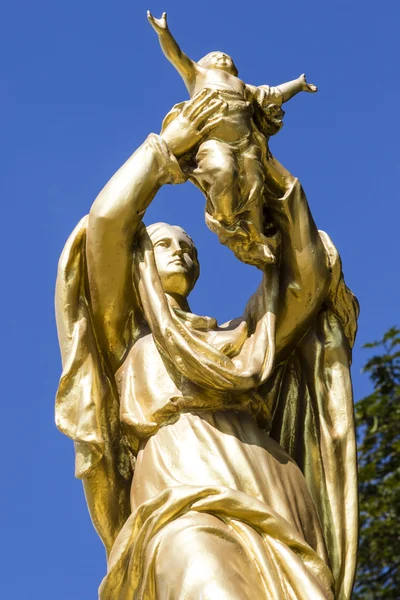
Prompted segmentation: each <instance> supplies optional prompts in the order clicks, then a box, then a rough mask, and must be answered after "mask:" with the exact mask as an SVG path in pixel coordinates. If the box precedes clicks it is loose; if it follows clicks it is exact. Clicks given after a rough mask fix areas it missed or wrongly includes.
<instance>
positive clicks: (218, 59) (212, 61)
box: [198, 52, 239, 77]
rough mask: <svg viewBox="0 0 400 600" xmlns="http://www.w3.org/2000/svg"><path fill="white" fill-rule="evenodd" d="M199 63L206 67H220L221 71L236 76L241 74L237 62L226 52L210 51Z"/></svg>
mask: <svg viewBox="0 0 400 600" xmlns="http://www.w3.org/2000/svg"><path fill="white" fill-rule="evenodd" d="M198 64H199V65H200V66H201V67H205V68H206V69H220V70H221V71H226V72H227V73H229V74H230V75H234V76H235V77H237V76H238V74H239V71H238V70H237V68H236V65H235V63H234V62H233V60H232V59H231V57H230V56H229V54H225V52H209V53H208V54H206V55H205V56H203V58H201V59H200V60H199V61H198Z"/></svg>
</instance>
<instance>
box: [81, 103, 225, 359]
mask: <svg viewBox="0 0 400 600" xmlns="http://www.w3.org/2000/svg"><path fill="white" fill-rule="evenodd" d="M223 110H224V103H222V102H221V101H220V100H218V99H217V97H216V96H215V94H214V93H213V92H209V91H202V92H200V93H199V94H197V95H196V96H194V97H193V98H192V100H190V101H189V102H187V103H186V105H185V107H184V109H183V110H182V111H181V112H180V114H179V115H178V116H177V117H176V118H175V119H173V120H172V121H171V122H170V123H169V124H168V125H167V126H166V127H165V128H164V130H163V132H162V134H161V136H157V135H154V134H152V135H150V136H149V137H148V138H147V140H146V141H145V142H144V143H143V144H142V146H140V148H139V149H138V150H137V151H136V152H135V153H134V154H133V155H132V156H131V157H130V158H129V159H128V160H127V161H126V163H125V164H124V165H123V166H122V167H121V168H120V169H119V170H118V171H117V173H116V174H115V175H114V176H113V177H112V178H111V179H110V181H109V182H108V183H107V184H106V186H105V187H104V188H103V190H102V191H101V192H100V194H99V195H98V197H97V198H96V200H95V202H94V203H93V206H92V208H91V210H90V214H89V222H88V228H87V241H86V254H87V266H88V276H89V289H90V297H91V303H92V308H93V318H94V325H95V329H96V334H97V338H98V342H99V344H100V345H101V347H102V349H103V351H105V352H106V354H107V355H108V357H109V358H110V360H111V363H112V367H113V368H114V369H117V368H118V366H119V364H120V363H121V361H122V360H123V358H124V355H125V352H126V349H127V345H128V343H129V328H128V318H129V315H130V312H131V310H132V308H133V306H134V298H133V286H132V261H131V254H132V244H133V239H134V235H135V232H136V230H137V228H138V227H139V224H140V222H141V220H142V218H143V215H144V212H145V211H146V209H147V207H148V206H149V204H150V202H151V201H152V199H153V198H154V196H155V195H156V193H157V191H158V190H159V188H160V187H161V186H162V185H163V184H165V183H181V182H183V181H185V177H184V175H183V173H182V171H181V170H180V167H179V164H178V162H177V160H176V157H179V156H181V155H182V154H184V153H186V152H187V151H189V150H191V148H193V147H194V146H195V145H196V144H197V143H198V142H199V141H200V140H201V138H202V137H203V136H204V135H206V134H207V132H208V131H210V129H212V128H213V127H215V126H216V125H218V123H219V121H220V119H222V118H223V114H222V113H223Z"/></svg>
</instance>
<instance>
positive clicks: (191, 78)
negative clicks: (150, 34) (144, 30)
mask: <svg viewBox="0 0 400 600" xmlns="http://www.w3.org/2000/svg"><path fill="white" fill-rule="evenodd" d="M147 18H148V20H149V23H150V25H151V26H152V27H153V29H154V31H155V32H156V33H157V35H158V39H159V42H160V46H161V49H162V51H163V52H164V54H165V56H166V57H167V59H168V60H169V62H170V63H172V64H173V65H174V67H175V69H176V70H177V71H178V73H179V75H180V76H181V77H182V79H183V81H184V82H185V85H186V87H187V89H188V91H189V94H192V93H193V90H194V85H195V81H196V74H197V63H195V62H194V61H193V60H191V59H190V58H189V57H188V56H186V54H185V53H184V52H182V50H181V49H180V48H179V46H178V44H177V42H176V40H175V38H174V37H173V35H172V34H171V32H170V30H169V28H168V25H167V13H163V14H162V16H161V19H155V18H154V17H153V15H152V14H151V13H150V11H149V10H148V11H147Z"/></svg>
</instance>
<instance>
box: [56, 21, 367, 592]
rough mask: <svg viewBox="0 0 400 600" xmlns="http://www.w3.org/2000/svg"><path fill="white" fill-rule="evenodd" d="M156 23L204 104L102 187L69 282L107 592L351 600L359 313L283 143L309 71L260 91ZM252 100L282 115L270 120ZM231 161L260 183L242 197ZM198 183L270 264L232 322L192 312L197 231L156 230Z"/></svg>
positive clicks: (71, 261)
mask: <svg viewBox="0 0 400 600" xmlns="http://www.w3.org/2000/svg"><path fill="white" fill-rule="evenodd" d="M149 20H150V21H151V23H152V25H153V27H154V28H155V29H156V30H157V32H158V34H159V37H160V42H161V45H162V48H163V50H164V52H165V54H166V55H167V57H168V58H169V59H170V60H171V61H172V62H174V61H175V62H174V64H175V66H176V67H177V68H178V71H179V72H180V73H181V75H182V76H183V77H184V79H185V81H186V83H187V86H188V89H189V91H190V93H191V96H193V97H192V98H191V99H190V100H189V101H187V102H185V103H181V104H179V105H176V106H175V107H174V108H173V109H172V111H171V112H170V113H169V114H168V115H167V117H166V119H165V120H164V123H163V128H162V132H161V134H160V135H155V134H151V135H150V136H149V137H148V138H147V140H146V141H145V142H144V143H143V144H142V146H140V148H138V150H137V151H136V152H135V153H134V154H133V155H132V156H131V157H130V158H129V159H128V161H127V162H126V163H125V164H124V165H123V166H122V167H121V168H120V169H119V170H118V171H117V173H116V174H115V175H114V176H113V178H112V179H111V180H110V181H109V182H108V183H107V185H106V186H105V188H104V189H103V190H102V191H101V193H100V194H99V196H98V197H97V199H96V200H95V202H94V203H93V205H92V208H91V210H90V213H89V215H87V216H86V217H84V218H83V219H82V220H81V221H80V223H79V224H78V225H77V227H76V228H75V230H74V231H73V233H72V234H71V236H70V238H69V240H68V241H67V243H66V246H65V248H64V251H63V253H62V256H61V258H60V262H59V269H58V276H57V286H56V316H57V327H58V333H59V341H60V348H61V354H62V360H63V373H62V376H61V380H60V385H59V389H58V392H57V397H56V423H57V426H58V427H59V429H60V430H61V431H62V432H63V433H64V434H66V435H67V436H69V437H70V438H71V439H72V440H74V443H75V449H76V476H77V477H79V478H80V479H82V480H83V485H84V488H85V495H86V500H87V504H88V508H89V512H90V516H91V518H92V521H93V524H94V526H95V528H96V530H97V532H98V534H99V536H100V538H101V539H102V541H103V543H104V545H105V548H106V551H107V557H108V570H107V574H106V576H105V578H104V580H103V582H102V584H101V586H100V590H99V598H100V599H101V600H133V599H135V600H140V599H142V600H145V599H146V600H149V599H157V600H161V599H168V600H175V599H181V598H182V599H183V598H188V599H192V598H193V599H194V598H204V599H206V598H207V599H221V600H222V599H228V598H229V599H236V598H237V599H241V600H245V599H249V600H250V599H252V600H253V599H255V598H260V599H261V598H277V599H281V598H282V599H288V600H289V599H294V598H295V599H301V600H306V599H307V600H308V599H310V598H313V599H316V600H318V599H321V600H322V599H329V600H332V599H334V598H335V599H339V600H344V599H346V598H350V595H351V589H352V584H353V578H354V569H355V560H356V547H357V527H358V526H357V475H356V451H355V433H354V419H353V403H352V389H351V380H350V372H349V367H350V361H351V347H352V345H353V343H354V336H355V332H356V320H357V316H358V304H357V301H356V299H355V297H354V296H353V295H352V293H351V292H350V291H349V290H348V288H347V287H346V285H345V283H344V279H343V274H342V269H341V262H340V258H339V255H338V253H337V251H336V249H335V247H334V245H333V244H332V242H331V240H330V239H329V237H328V236H327V234H326V233H324V232H319V231H318V230H317V228H316V226H315V223H314V221H313V218H312V216H311V213H310V210H309V207H308V203H307V198H306V196H305V194H304V191H303V190H302V187H301V185H300V183H299V181H298V180H297V179H296V178H294V177H293V176H292V175H290V173H288V172H287V171H286V170H285V169H284V168H283V167H282V166H281V165H280V164H279V163H278V162H277V161H276V160H275V159H274V158H273V157H272V155H271V153H270V151H269V150H268V137H269V135H272V134H273V133H274V131H273V125H274V121H273V117H274V115H275V116H276V115H278V117H279V115H280V113H279V111H278V112H277V109H279V107H280V104H281V103H282V102H283V101H284V100H287V99H289V98H290V97H292V96H293V95H294V94H295V93H297V91H300V88H299V86H300V83H299V81H300V80H295V82H297V83H296V84H295V82H290V83H289V84H283V85H282V86H278V87H277V88H268V86H261V88H257V89H250V91H249V92H248V91H247V87H248V86H246V85H245V84H243V82H241V81H240V80H239V79H238V78H237V74H236V75H234V74H233V71H234V65H233V67H232V65H231V64H230V63H229V60H228V59H229V57H227V56H226V55H224V56H223V57H222V58H221V56H217V57H215V56H214V57H212V56H211V57H210V56H209V55H207V57H205V59H202V61H199V63H198V65H200V66H199V67H193V65H192V66H191V63H190V64H189V62H188V61H189V60H190V59H188V58H187V57H184V58H183V54H182V52H181V51H180V49H179V47H178V46H177V44H176V42H175V41H174V39H173V38H172V36H170V34H169V33H167V31H168V30H167V27H166V20H165V18H164V17H163V18H162V19H161V20H157V19H154V18H153V17H152V16H151V15H150V16H149ZM174 44H175V46H174ZM177 48H178V50H179V52H180V55H179V53H178V50H177ZM212 54H221V53H212ZM171 57H173V60H172V58H171ZM177 57H178V58H177ZM220 59H221V60H222V59H223V62H224V64H223V65H222V63H221V65H222V67H223V68H222V67H221V65H220V66H215V65H214V66H210V61H211V63H212V61H217V62H218V61H219V60H220ZM228 63H229V65H228V67H229V69H230V71H231V73H228V74H229V77H225V75H226V74H227V72H226V70H225V71H224V69H226V68H227V64H228ZM196 64H197V63H196ZM232 64H233V63H232ZM190 69H195V73H196V76H195V78H194V79H193V77H192V75H191V74H193V72H192V71H191V70H190ZM196 69H199V71H198V72H197V71H196ZM229 69H228V70H229ZM208 71H215V73H214V72H213V73H209V72H208ZM199 73H200V75H201V76H200V75H199ZM223 73H225V75H223ZM230 77H233V78H234V80H233V79H230ZM236 80H237V82H236ZM238 82H239V83H238ZM301 85H302V86H306V85H307V86H308V84H306V83H305V80H302V83H301ZM235 86H236V87H235ZM296 86H297V87H296ZM309 87H310V89H309V90H308V91H315V90H314V89H312V88H313V87H314V86H309ZM232 88H233V92H232ZM298 88H299V89H298ZM301 89H304V88H301ZM249 94H250V95H249ZM285 94H286V96H285ZM239 96H240V97H239ZM254 102H258V103H259V106H260V107H261V108H262V107H263V106H264V105H265V104H266V105H267V106H271V103H272V104H273V103H274V102H275V103H276V104H273V106H275V109H270V110H269V112H268V111H267V117H265V115H264V116H262V115H261V116H260V115H259V116H258V117H256V116H255V113H254ZM246 111H247V112H246ZM263 114H264V113H263ZM268 115H269V116H268ZM263 119H264V120H263ZM268 127H269V128H270V129H269V130H268V131H267V129H266V128H268ZM275 127H278V129H279V123H278V121H276V122H275ZM278 129H276V131H277V130H278ZM276 131H275V132H276ZM235 136H236V137H235ZM227 148H228V149H227ZM228 154H229V157H230V158H229V160H231V159H232V161H233V162H234V163H235V168H237V169H238V172H240V173H241V178H242V179H245V180H246V181H247V183H246V184H244V185H243V186H242V188H241V190H240V194H239V195H238V196H237V197H236V198H233V197H232V195H231V196H230V197H228V196H229V194H231V191H232V185H233V184H232V179H231V166H232V161H231V162H230V163H229V160H228V159H227V160H228V163H229V165H230V166H229V165H228V166H226V163H224V160H225V159H226V157H227V156H228ZM222 155H223V156H222ZM219 161H220V162H219ZM215 164H218V165H222V167H221V169H219V170H218V172H217V170H216V169H215ZM225 167H226V168H225ZM252 178H253V179H252ZM188 179H189V180H192V181H193V182H194V183H195V184H196V185H198V186H199V187H200V188H201V189H202V190H203V192H204V193H205V196H206V202H207V215H206V219H207V224H208V225H209V227H210V228H211V229H212V230H214V231H215V232H216V233H217V234H218V235H219V237H220V240H221V241H222V242H223V243H226V244H227V245H228V246H229V247H230V248H231V249H232V250H233V252H234V253H235V254H236V256H237V257H238V258H240V259H241V260H244V261H245V262H248V263H250V264H255V265H256V266H258V268H260V270H261V271H262V282H261V284H260V286H259V288H258V290H256V291H255V293H254V294H253V295H252V296H251V297H250V299H249V302H248V304H247V306H246V309H245V311H244V314H243V315H242V316H240V317H239V318H237V319H234V320H233V321H230V322H229V323H226V324H224V325H218V323H217V322H216V321H215V319H212V318H210V317H205V316H201V315H195V314H193V313H192V312H191V310H190V307H189V304H188V300H187V298H188V295H189V293H190V291H191V290H192V289H193V287H194V285H195V283H196V279H197V276H198V273H199V265H198V260H197V252H196V249H195V246H194V243H193V241H192V240H191V238H190V237H189V236H188V234H187V233H186V232H185V231H183V229H181V228H179V227H172V226H170V225H167V224H165V223H158V224H154V225H152V226H150V227H148V228H147V229H146V228H145V227H144V225H143V224H142V218H143V215H144V213H145V211H146V209H147V207H148V206H149V204H150V203H151V201H152V200H153V199H154V197H155V195H156V194H157V192H158V190H159V189H160V187H161V186H162V185H165V184H168V183H172V184H178V183H183V182H184V181H186V180H188ZM250 181H252V182H253V184H254V185H253V184H252V185H250V183H249V182H250ZM213 186H214V187H213ZM246 186H247V187H246ZM221 190H222V192H221ZM224 190H225V191H224ZM229 190H230V191H229ZM254 190H256V191H254ZM228 192H229V193H228ZM253 192H254V194H255V195H254V194H253V195H254V197H253V198H250V195H251V194H252V193H253ZM224 193H226V194H227V195H225V197H224ZM263 206H267V208H268V218H266V217H265V216H264V212H262V210H261V209H262V207H263Z"/></svg>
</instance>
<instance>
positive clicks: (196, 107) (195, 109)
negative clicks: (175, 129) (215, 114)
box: [185, 89, 218, 119]
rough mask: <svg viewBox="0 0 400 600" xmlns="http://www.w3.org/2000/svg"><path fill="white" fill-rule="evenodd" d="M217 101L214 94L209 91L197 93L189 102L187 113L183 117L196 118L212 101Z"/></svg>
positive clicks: (204, 90)
mask: <svg viewBox="0 0 400 600" xmlns="http://www.w3.org/2000/svg"><path fill="white" fill-rule="evenodd" d="M214 100H218V95H217V94H216V92H213V91H211V90H207V89H203V90H201V91H200V92H198V93H197V94H196V95H195V96H193V98H192V99H191V100H189V102H188V104H187V105H186V107H187V113H186V114H185V116H186V117H187V118H188V119H194V118H195V117H197V116H198V115H199V114H200V113H201V112H202V111H203V110H204V108H206V107H207V106H208V105H210V104H211V102H212V101H214Z"/></svg>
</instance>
